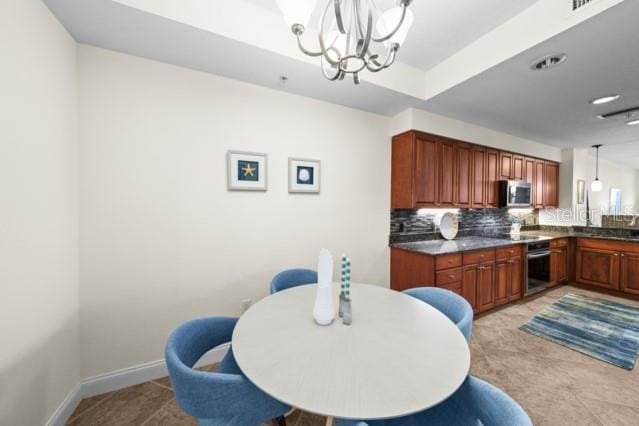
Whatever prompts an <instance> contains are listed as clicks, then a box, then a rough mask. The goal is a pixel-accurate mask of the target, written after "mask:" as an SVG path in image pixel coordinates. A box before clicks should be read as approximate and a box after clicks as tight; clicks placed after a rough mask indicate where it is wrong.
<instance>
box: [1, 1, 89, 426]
mask: <svg viewBox="0 0 639 426" xmlns="http://www.w3.org/2000/svg"><path fill="white" fill-rule="evenodd" d="M0 52H2V54H1V55H0V76H1V77H0V131H1V135H0V288H1V293H2V295H1V296H0V341H2V344H1V345H0V424H3V425H20V426H23V425H26V426H29V425H34V426H35V425H42V424H44V423H45V422H46V421H47V419H48V418H49V417H50V416H51V415H52V413H53V412H54V410H55V409H56V407H57V406H58V405H59V404H60V403H61V402H62V401H63V400H64V398H65V397H66V396H67V395H68V394H69V392H71V390H72V389H73V387H74V386H75V385H76V384H77V383H78V381H79V379H80V374H79V370H80V368H79V364H80V358H79V347H78V268H77V259H78V251H77V239H78V235H77V229H78V219H77V218H78V215H77V202H76V201H77V197H76V194H77V181H76V174H77V173H76V172H77V161H76V160H77V155H76V154H77V122H76V118H77V111H76V99H77V97H76V74H75V70H76V44H75V42H74V41H73V40H72V39H71V37H70V36H69V35H68V34H67V33H66V31H65V30H64V29H63V28H62V27H61V26H60V24H59V23H58V21H56V20H55V18H54V17H53V16H52V15H51V13H50V12H49V11H48V10H47V8H46V7H45V6H44V5H43V3H42V2H40V1H39V0H3V1H2V2H0Z"/></svg>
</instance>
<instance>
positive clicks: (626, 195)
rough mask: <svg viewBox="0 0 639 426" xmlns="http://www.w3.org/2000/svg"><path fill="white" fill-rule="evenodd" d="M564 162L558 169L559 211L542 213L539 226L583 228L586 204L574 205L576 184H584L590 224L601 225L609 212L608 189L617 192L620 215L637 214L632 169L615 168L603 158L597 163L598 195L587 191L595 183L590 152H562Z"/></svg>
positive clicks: (638, 193) (636, 187) (638, 191)
mask: <svg viewBox="0 0 639 426" xmlns="http://www.w3.org/2000/svg"><path fill="white" fill-rule="evenodd" d="M562 156H563V159H564V161H563V162H562V165H561V188H560V195H561V203H560V208H559V209H549V210H547V211H542V212H541V214H540V222H541V223H542V224H547V225H585V224H586V219H585V218H586V213H585V212H586V204H585V203H584V204H577V181H578V180H584V181H586V188H587V190H588V191H589V196H590V211H591V221H592V223H593V224H594V225H601V215H602V214H607V212H608V209H609V208H610V189H611V188H618V189H621V190H622V192H623V194H622V204H623V209H624V212H625V213H624V214H632V213H637V212H639V211H638V209H637V207H638V206H637V202H638V201H639V198H638V196H639V182H638V181H637V171H636V170H635V169H633V168H632V167H629V166H625V165H623V164H618V163H615V162H613V161H610V160H606V159H603V158H600V159H599V179H600V180H601V181H602V182H603V184H604V187H603V190H602V191H601V192H599V193H593V192H592V191H590V184H591V183H592V181H594V180H595V169H596V158H595V157H594V150H592V149H565V150H563V152H562Z"/></svg>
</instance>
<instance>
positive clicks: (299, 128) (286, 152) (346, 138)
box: [79, 46, 390, 377]
mask: <svg viewBox="0 0 639 426" xmlns="http://www.w3.org/2000/svg"><path fill="white" fill-rule="evenodd" d="M79 64H80V65H79V70H80V111H81V113H80V123H81V126H80V129H81V130H80V137H81V154H80V155H81V172H80V173H81V174H80V181H81V192H80V199H81V203H80V206H81V218H82V220H81V282H82V288H81V292H80V295H81V297H80V300H81V319H82V343H83V361H84V368H83V377H88V376H92V375H95V374H99V373H104V372H108V371H112V370H115V369H119V368H124V367H130V366H133V365H137V364H141V363H145V362H149V361H152V360H157V359H161V358H162V357H163V349H164V344H165V341H166V337H167V336H168V334H169V333H170V332H171V330H172V329H173V328H175V327H176V326H177V325H178V324H179V323H180V322H182V321H185V320H188V319H191V318H194V317H197V316H201V315H238V314H239V313H240V302H241V300H242V299H245V298H250V299H253V300H254V301H255V300H258V299H260V298H262V297H264V296H265V295H266V294H267V288H268V284H269V282H270V279H271V278H272V276H273V275H275V274H276V273H277V272H278V271H280V270H283V269H286V268H291V267H311V268H313V267H315V266H316V262H317V260H316V259H317V255H318V253H319V250H320V248H322V247H326V248H328V249H330V250H332V252H333V254H334V255H335V256H339V255H340V254H341V253H342V252H346V253H348V254H349V255H350V256H351V258H352V260H353V279H354V280H355V281H363V282H368V283H373V284H378V285H382V286H388V285H389V250H388V247H387V246H388V229H389V210H388V208H389V207H388V206H389V203H390V143H389V139H388V136H387V126H388V119H386V118H383V117H381V116H377V115H374V114H370V113H365V112H361V111H356V110H352V109H347V108H344V107H339V106H335V105H331V104H328V103H323V102H319V101H315V100H311V99H308V98H303V97H299V96H294V95H290V94H286V93H282V92H278V91H274V90H270V89H265V88H261V87H257V86H253V85H250V84H246V83H241V82H238V81H233V80H229V79H225V78H220V77H216V76H212V75H208V74H203V73H199V72H195V71H190V70H186V69H182V68H178V67H174V66H169V65H165V64H161V63H157V62H152V61H149V60H145V59H140V58H136V57H132V56H127V55H122V54H118V53H114V52H109V51H105V50H99V49H96V48H92V47H87V46H80V48H79ZM228 149H235V150H246V151H256V152H265V153H268V155H269V160H268V161H269V174H268V179H269V189H268V192H266V193H240V192H228V191H227V189H226V158H225V154H226V151H227V150H228ZM288 156H297V157H305V158H316V159H320V160H321V161H322V174H323V175H322V193H321V195H290V194H288V189H287V157H288Z"/></svg>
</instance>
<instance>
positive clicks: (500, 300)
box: [495, 260, 510, 306]
mask: <svg viewBox="0 0 639 426" xmlns="http://www.w3.org/2000/svg"><path fill="white" fill-rule="evenodd" d="M508 262H509V261H508V260H500V261H498V262H497V263H495V305H497V306H499V305H503V304H504V303H508V287H510V264H509V263H508Z"/></svg>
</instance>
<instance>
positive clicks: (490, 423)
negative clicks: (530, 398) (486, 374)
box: [337, 377, 532, 426]
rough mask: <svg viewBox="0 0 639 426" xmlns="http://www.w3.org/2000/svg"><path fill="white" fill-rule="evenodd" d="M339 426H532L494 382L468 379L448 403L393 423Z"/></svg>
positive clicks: (345, 425)
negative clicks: (492, 383)
mask: <svg viewBox="0 0 639 426" xmlns="http://www.w3.org/2000/svg"><path fill="white" fill-rule="evenodd" d="M337 425H338V426H424V425H427V426H453V425H454V426H481V425H486V426H532V422H531V421H530V418H529V417H528V414H526V412H525V411H524V410H523V409H522V408H521V407H520V406H519V404H517V402H516V401H514V400H513V399H512V398H510V397H509V396H508V395H506V394H505V393H504V392H502V391H501V390H499V389H497V388H496V387H494V386H493V385H491V384H490V383H486V382H484V381H483V380H480V379H478V378H476V377H468V378H467V379H466V381H465V382H464V384H463V385H462V386H461V387H460V388H459V390H457V392H455V393H454V394H453V396H451V397H450V398H448V399H447V400H446V401H444V402H442V403H441V404H439V405H436V406H435V407H433V408H431V409H429V410H426V411H422V412H420V413H417V414H413V415H412V416H406V417H399V418H397V419H390V420H374V421H357V420H338V421H337Z"/></svg>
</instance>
